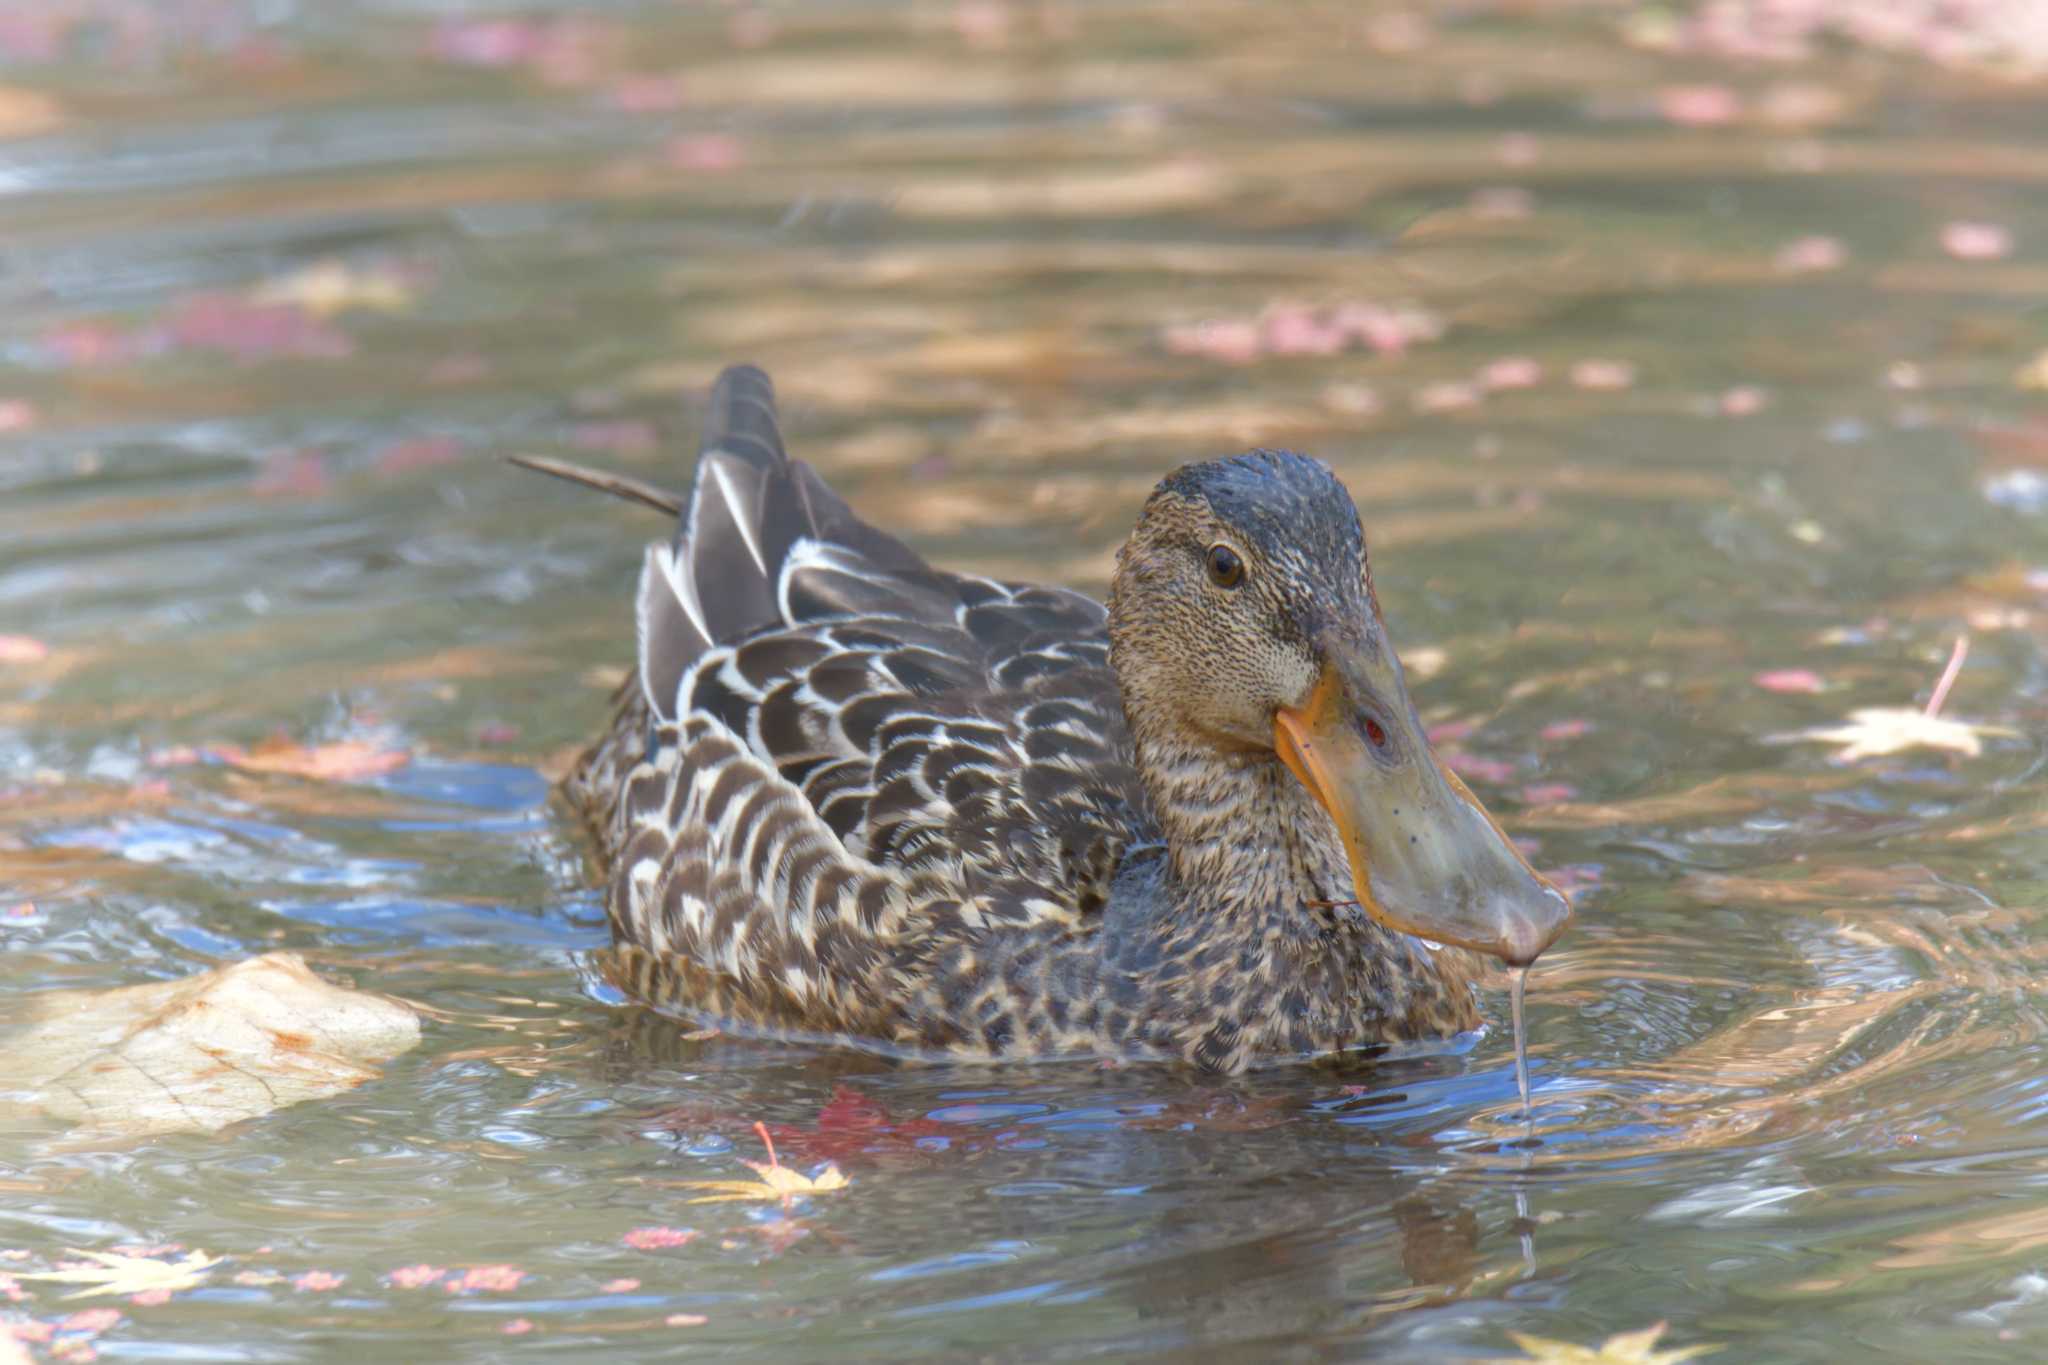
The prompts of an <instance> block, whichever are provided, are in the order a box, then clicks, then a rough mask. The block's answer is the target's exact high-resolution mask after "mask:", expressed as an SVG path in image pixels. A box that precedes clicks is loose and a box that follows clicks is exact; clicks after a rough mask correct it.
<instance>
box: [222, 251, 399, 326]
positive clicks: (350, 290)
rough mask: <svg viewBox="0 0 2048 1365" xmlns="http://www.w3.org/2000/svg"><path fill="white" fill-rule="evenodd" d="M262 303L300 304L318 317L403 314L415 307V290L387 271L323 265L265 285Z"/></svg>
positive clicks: (259, 296) (258, 296) (259, 294)
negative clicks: (354, 313) (357, 312)
mask: <svg viewBox="0 0 2048 1365" xmlns="http://www.w3.org/2000/svg"><path fill="white" fill-rule="evenodd" d="M255 299H256V302H258V303H288V304H296V305H297V306H298V307H300V308H303V309H305V310H306V311H307V312H308V313H311V314H313V315H314V316H316V317H323V318H324V317H332V316H333V315H334V314H336V313H345V312H347V311H349V310H350V309H364V310H369V311H373V312H379V313H402V312H405V311H407V310H408V309H410V308H411V307H412V303H413V295H412V289H411V287H410V286H409V285H407V284H406V282H405V281H404V280H403V279H401V278H399V277H398V276H397V275H394V274H392V273H391V272H389V271H386V270H357V269H354V268H352V267H350V266H349V265H348V264H347V263H346V262H344V261H322V262H320V263H319V264H317V265H311V266H307V267H306V268H305V269H304V270H296V271H293V272H292V273H291V274H289V275H285V276H281V277H280V278H278V279H275V280H272V281H270V282H269V283H268V284H265V285H263V286H262V287H261V288H259V289H258V290H257V291H256V293H255Z"/></svg>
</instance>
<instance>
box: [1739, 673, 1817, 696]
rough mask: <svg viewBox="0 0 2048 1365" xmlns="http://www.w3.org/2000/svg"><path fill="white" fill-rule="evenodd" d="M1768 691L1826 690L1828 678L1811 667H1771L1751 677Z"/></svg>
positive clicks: (1807, 691)
mask: <svg viewBox="0 0 2048 1365" xmlns="http://www.w3.org/2000/svg"><path fill="white" fill-rule="evenodd" d="M1750 681H1751V682H1753V683H1755V684H1756V685H1757V686H1758V687H1761V688H1762V689H1763V690H1764V691H1766V692H1805V693H1813V692H1825V691H1826V690H1827V686H1828V684H1827V679H1825V678H1823V677H1821V675H1820V674H1818V673H1816V672H1814V671H1813V670H1812V669H1810V668H1769V669H1765V670H1764V671H1763V672H1761V673H1759V674H1757V675H1756V676H1754V677H1752V678H1751V679H1750Z"/></svg>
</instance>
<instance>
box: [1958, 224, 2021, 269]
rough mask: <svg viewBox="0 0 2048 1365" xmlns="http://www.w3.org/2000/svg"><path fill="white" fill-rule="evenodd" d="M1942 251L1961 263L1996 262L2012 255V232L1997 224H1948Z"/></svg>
mask: <svg viewBox="0 0 2048 1365" xmlns="http://www.w3.org/2000/svg"><path fill="white" fill-rule="evenodd" d="M1941 249H1942V250H1943V251H1946V252H1947V253H1948V254H1949V255H1951V256H1953V257H1955V258H1956V259H1957V260H1959V261H1996V260H2002V259H2003V258H2005V257H2007V256H2010V255H2011V254H2012V232H2011V231H2010V230H2009V229H2007V228H2004V227H2001V226H1999V225H1998V224H1997V223H1965V222H1957V223H1948V224H1945V225H1944V226H1943V227H1942V229H1941Z"/></svg>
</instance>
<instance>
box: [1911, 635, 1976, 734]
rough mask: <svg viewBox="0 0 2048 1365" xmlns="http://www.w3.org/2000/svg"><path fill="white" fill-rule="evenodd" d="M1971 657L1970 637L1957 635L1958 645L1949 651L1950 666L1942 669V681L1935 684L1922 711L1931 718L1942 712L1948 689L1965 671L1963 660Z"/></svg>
mask: <svg viewBox="0 0 2048 1365" xmlns="http://www.w3.org/2000/svg"><path fill="white" fill-rule="evenodd" d="M1969 657H1970V637H1969V636H1967V635H1958V636H1956V647H1955V648H1954V649H1952V650H1950V651H1949V655H1948V667H1947V668H1944V669H1942V670H1941V681H1940V682H1938V683H1936V684H1935V685H1934V695H1933V696H1931V697H1929V698H1928V699H1927V709H1926V710H1925V711H1923V712H1921V714H1922V715H1924V716H1926V717H1927V718H1928V719H1929V720H1932V719H1934V718H1935V717H1936V716H1938V715H1940V714H1941V704H1942V703H1943V702H1945V701H1947V700H1948V690H1949V689H1950V688H1951V687H1954V686H1955V685H1956V674H1958V673H1960V672H1962V671H1963V660H1964V659H1967V658H1969Z"/></svg>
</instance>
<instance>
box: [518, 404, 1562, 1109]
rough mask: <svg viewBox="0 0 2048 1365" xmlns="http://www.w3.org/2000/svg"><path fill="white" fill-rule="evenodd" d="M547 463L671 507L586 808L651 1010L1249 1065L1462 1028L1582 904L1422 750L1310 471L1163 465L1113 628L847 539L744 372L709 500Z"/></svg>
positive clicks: (1350, 522) (750, 1023)
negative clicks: (1496, 971)
mask: <svg viewBox="0 0 2048 1365" xmlns="http://www.w3.org/2000/svg"><path fill="white" fill-rule="evenodd" d="M529 463H533V464H536V465H539V466H541V467H545V468H547V469H549V471H550V472H554V473H558V474H563V475H565V476H567V477H570V478H575V479H578V480H580V481H582V482H585V483H591V484H595V485H596V486H599V487H603V488H606V489H608V490H609V491H612V492H615V493H620V494H622V495H624V496H627V497H632V498H637V499H639V500H641V501H645V502H649V503H651V504H653V505H654V506H656V507H659V508H662V509H664V510H667V511H669V512H671V513H673V514H676V515H678V516H679V519H680V520H679V524H678V526H677V529H676V532H675V534H674V535H673V536H671V537H670V538H669V539H667V540H666V541H663V542H660V543H658V544H654V545H651V546H649V547H648V549H647V555H646V562H645V565H644V567H643V569H642V571H641V575H640V591H639V612H638V615H639V676H638V678H637V679H633V680H629V681H628V682H627V684H626V685H625V686H624V687H623V688H622V689H621V695H620V699H619V706H618V713H617V716H616V717H615V719H614V721H613V724H612V727H611V729H610V731H609V732H608V733H607V734H606V736H605V737H604V738H603V739H602V740H600V741H599V742H598V744H597V745H596V746H595V747H593V748H592V749H591V750H590V751H589V752H588V753H587V754H585V755H584V756H583V758H582V760H581V761H580V762H579V764H578V765H577V767H576V770H575V771H574V772H573V773H572V774H571V776H570V777H569V779H568V781H567V783H566V784H565V785H566V791H567V793H568V795H569V797H570V799H571V800H572V801H573V802H574V803H575V804H576V805H577V806H579V807H580V808H581V809H582V810H583V811H584V812H585V814H586V815H587V816H588V818H589V819H590V821H591V823H592V825H593V827H594V828H595V830H596V832H597V836H598V846H599V849H600V851H601V853H602V855H603V858H604V861H605V863H606V865H607V867H608V869H609V877H610V884H609V891H608V895H607V902H606V905H607V910H608V913H609V915H610V919H611V928H612V939H613V947H612V949H611V950H610V952H609V953H608V954H607V955H606V959H605V970H606V973H607V975H609V976H610V977H611V978H612V979H613V980H614V981H615V982H616V983H617V984H618V985H619V986H620V987H621V988H623V989H624V990H626V991H627V992H629V993H630V994H632V995H634V996H637V997H639V998H641V999H643V1000H646V1001H648V1002H650V1003H653V1004H656V1005H659V1006H664V1007H668V1008H672V1009H680V1010H684V1011H687V1012H689V1013H691V1014H693V1015H696V1016H699V1017H707V1018H710V1019H713V1020H716V1021H721V1022H725V1023H729V1024H736V1025H739V1026H742V1027H750V1028H753V1029H757V1030H763V1031H768V1032H776V1033H791V1032H801V1033H808V1034H831V1035H838V1036H840V1037H842V1038H846V1039H849V1040H854V1041H861V1042H866V1043H869V1044H871V1045H872V1044H879V1045H884V1046H893V1047H897V1048H903V1049H907V1050H911V1051H915V1052H934V1053H942V1054H950V1055H954V1056H963V1057H981V1058H997V1057H1046V1056H1060V1055H1083V1056H1086V1055H1095V1056H1103V1055H1108V1056H1118V1057H1154V1058H1158V1057H1164V1058H1182V1059H1185V1060H1187V1061H1190V1062H1193V1063H1195V1064H1197V1065H1199V1066H1203V1067H1207V1068H1212V1069H1216V1070H1222V1071H1230V1070H1236V1069H1238V1068H1241V1067H1244V1066H1246V1065H1247V1064H1249V1063H1251V1062H1254V1061H1256V1060H1260V1059H1276V1058H1282V1057H1296V1056H1303V1055H1309V1054H1316V1053H1324V1052H1331V1051H1335V1050H1338V1049H1344V1048H1352V1047H1357V1046H1360V1045H1364V1044H1371V1043H1379V1042H1390V1041H1395V1040H1404V1039H1412V1038H1417V1037H1425V1036H1431V1035H1445V1034H1450V1033H1454V1032H1457V1031H1459V1030H1462V1029H1467V1028H1471V1027H1473V1026H1475V1025H1476V1024H1477V1023H1478V1019H1479V1016H1478V1012H1477V1009H1476V1007H1475V1005H1474V1002H1473V998H1472V989H1471V980H1472V978H1473V977H1474V976H1475V975H1476V973H1477V971H1478V968H1479V966H1480V963H1479V961H1478V959H1477V958H1475V957H1474V956H1473V955H1472V953H1471V952H1470V951H1468V950H1473V949H1476V950H1478V951H1479V952H1482V953H1489V954H1492V955H1494V956H1496V957H1499V958H1502V959H1504V960H1506V961H1507V962H1510V963H1526V962H1529V961H1531V960H1532V959H1534V958H1535V957H1536V955H1537V954H1538V953H1540V952H1542V951H1543V950H1544V948H1546V947H1548V946H1549V944H1550V943H1551V941H1552V940H1554V939H1555V938H1556V937H1557V936H1558V934H1559V933H1561V932H1562V931H1563V929H1564V927H1565V924H1566V922H1567V921H1568V920H1569V918H1570V915H1571V911H1570V909H1569V907H1568V905H1567V904H1566V902H1565V899H1564V897H1563V896H1562V895H1560V894H1559V893H1558V891H1557V890H1556V889H1555V888H1554V887H1552V886H1551V885H1550V884H1549V883H1548V882H1546V881H1544V880H1543V878H1542V877H1540V876H1538V875H1537V874H1536V873H1535V872H1534V871H1533V870H1531V869H1530V867H1529V865H1528V864H1527V863H1526V862H1525V861H1524V860H1523V859H1522V857H1521V855H1520V854H1518V853H1517V852H1516V851H1515V847H1514V845H1513V844H1512V843H1510V842H1509V841H1508V839H1507V837H1506V836H1505V835H1504V834H1503V833H1502V832H1501V830H1500V828H1499V826H1497V825H1496V824H1494V822H1493V820H1492V819H1491V818H1490V817H1489V816H1488V815H1487V814H1486V812H1485V810H1484V809H1482V808H1481V807H1480V805H1479V803H1478V801H1477V800H1475V799H1474V798H1473V796H1472V794H1471V793H1470V792H1469V791H1467V790H1466V789H1465V787H1464V785H1463V784H1462V783H1460V782H1459V781H1458V779H1457V778H1456V777H1455V776H1453V775H1452V774H1451V773H1450V772H1448V771H1447V770H1446V769H1445V768H1444V767H1443V766H1442V764H1441V763H1439V762H1438V760H1437V758H1436V755H1435V754H1434V753H1433V752H1431V750H1430V747H1429V742H1428V741H1427V740H1426V739H1425V738H1424V737H1423V732H1422V725H1421V722H1420V721H1419V720H1418V719H1417V717H1416V714H1415V709H1414V707H1413V705H1412V704H1411V703H1410V702H1409V700H1408V694H1407V690H1406V687H1405V686H1404V684H1403V682H1402V677H1401V665H1400V663H1399V661H1398V660H1397V659H1396V658H1395V656H1394V650H1393V647H1392V646H1391V645H1390V644H1389V643H1388V641H1387V635H1386V627H1385V624H1384V623H1383V621H1382V619H1381V616H1380V609H1379V602H1378V600H1377V599H1376V597H1375V596H1374V593H1373V587H1372V576H1371V573H1370V572H1369V570H1368V567H1367V564H1366V554H1365V537H1364V533H1363V531H1362V530H1361V529H1360V527H1359V522H1358V512H1357V509H1356V508H1355V507H1354V506H1353V504H1352V501H1351V498H1350V495H1349V494H1348V493H1346V492H1345V490H1344V487H1343V485H1342V484H1340V483H1339V482H1338V481H1337V479H1336V477H1335V476H1334V475H1332V474H1331V472H1330V471H1329V469H1328V468H1327V467H1325V466H1324V465H1323V464H1321V463H1320V462H1318V461H1316V460H1312V459H1309V458H1308V457H1306V456H1302V455H1296V454H1291V453H1289V452H1286V451H1273V450H1255V451H1252V452H1250V453H1249V454H1245V455H1238V456H1234V457H1232V458H1230V459H1224V460H1214V461H1209V462H1206V463H1201V464H1190V465H1185V466H1183V467H1181V468H1180V469H1178V470H1175V471H1174V472H1173V473H1172V474H1170V475H1168V476H1167V477H1166V478H1165V479H1164V480H1163V481H1162V482H1161V483H1160V484H1159V486H1158V487H1157V488H1156V489H1155V490H1154V491H1153V493H1152V495H1151V497H1150V498H1149V499H1148V500H1147V501H1146V503H1145V507H1144V510H1143V512H1141V513H1140V515H1139V517H1138V524H1137V527H1136V529H1134V530H1133V531H1132V533H1131V537H1130V539H1129V541H1128V542H1126V543H1125V545H1124V547H1123V550H1122V552H1121V553H1120V554H1119V555H1118V557H1117V568H1116V575H1115V579H1114V581H1113V583H1112V585H1111V588H1110V594H1109V606H1108V609H1107V611H1105V610H1104V609H1103V608H1102V607H1101V606H1099V605H1098V604H1096V603H1095V602H1094V601H1092V600H1090V599H1089V598H1086V597H1084V596H1081V595H1080V594H1078V593H1074V592H1069V591H1066V590H1065V589H1061V588H1051V587H1038V586H1028V585H1022V584H1015V583H999V582H995V581H993V580H991V579H987V578H980V577H976V576H974V575H971V574H955V573H947V572H945V571H944V570H940V569H934V568H932V567H931V566H930V565H928V564H926V563H925V562H924V560H922V559H921V558H919V557H918V556H917V555H916V554H914V553H913V552H912V551H911V550H909V549H908V548H907V547H906V546H904V545H903V544H902V543H901V542H899V541H897V540H896V539H894V538H893V537H891V536H888V535H886V534H884V533H883V532H881V531H878V530H876V529H875V528H873V527H871V526H869V525H867V524H866V523H865V522H863V521H861V520H860V518H858V517H856V516H855V515H854V514H853V512H852V511H851V510H850V509H849V508H848V507H847V505H846V504H845V503H844V502H843V501H841V500H840V499H839V497H838V496H837V495H835V494H834V493H833V492H832V491H831V489H829V488H828V487H826V485H825V483H824V481H823V480H822V479H820V478H819V477H818V475H817V474H816V473H815V472H813V471H812V470H811V468H810V467H809V466H807V465H805V464H803V463H802V462H800V461H794V460H791V459H790V458H789V456H788V455H787V454H785V453H784V450H783V446H782V438H781V435H780V433H779V432H778V431H777V428H776V421H775V408H774V390H773V388H772V386H771V385H770V383H769V381H768V377H767V376H766V375H765V374H763V373H762V372H761V371H759V370H757V369H753V368H751V367H739V368H735V369H731V370H727V371H726V372H725V374H724V375H722V376H721V377H720V378H719V381H718V385H717V387H716V389H715V390H714V391H713V394H712V400H711V411H710V419H709V425H708V429H707V430H706V433H705V437H704V444H703V453H702V455H701V456H700V457H699V459H698V463H697V474H696V480H695V487H694V489H693V490H692V492H691V494H690V495H689V497H688V499H687V500H685V499H683V498H679V497H677V496H675V495H673V494H670V493H667V492H664V491H662V490H659V489H655V488H652V487H649V486H647V485H645V484H641V483H638V482H637V481H634V480H629V479H624V478H620V477H618V476H613V475H606V474H600V473H596V472H593V471H589V470H578V469H576V468H574V467H573V466H563V465H554V464H551V463H550V462H547V461H531V462H529ZM1425 940H1426V941H1425ZM1438 945H1445V946H1441V947H1439V946H1438Z"/></svg>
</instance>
